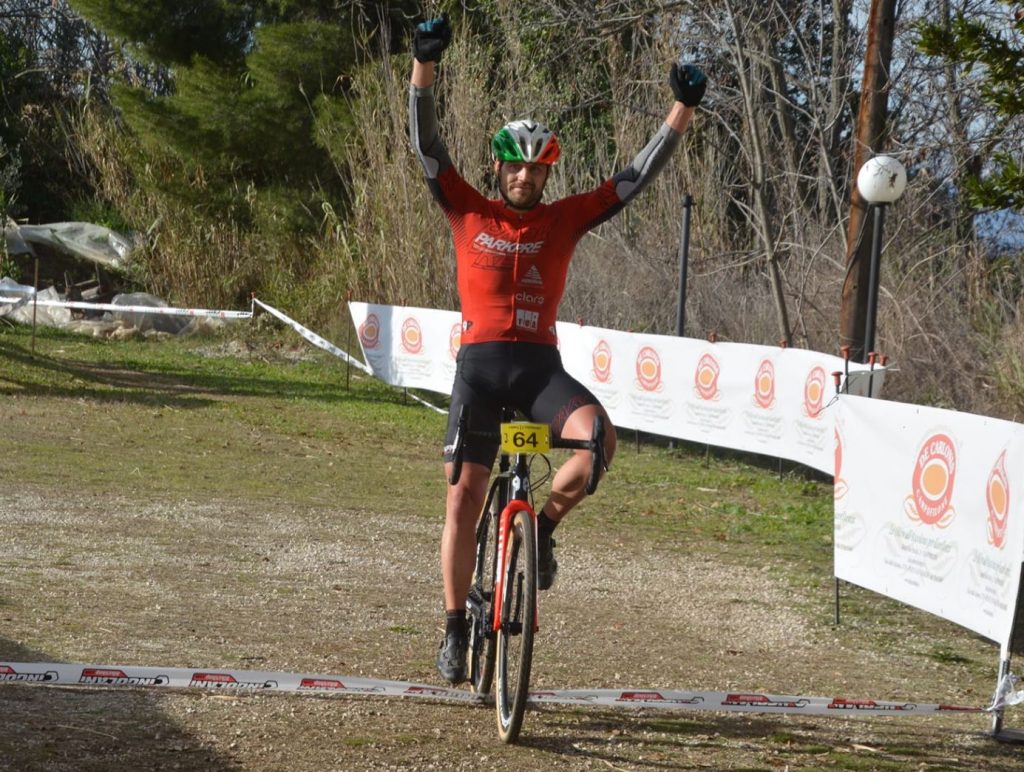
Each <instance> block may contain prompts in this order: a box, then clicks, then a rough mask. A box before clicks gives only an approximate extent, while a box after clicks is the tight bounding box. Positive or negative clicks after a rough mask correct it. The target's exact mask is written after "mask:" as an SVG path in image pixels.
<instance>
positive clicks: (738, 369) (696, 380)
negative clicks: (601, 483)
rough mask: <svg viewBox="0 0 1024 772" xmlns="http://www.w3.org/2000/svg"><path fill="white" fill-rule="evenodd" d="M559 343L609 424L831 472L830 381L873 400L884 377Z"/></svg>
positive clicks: (627, 345) (787, 351)
mask: <svg viewBox="0 0 1024 772" xmlns="http://www.w3.org/2000/svg"><path fill="white" fill-rule="evenodd" d="M558 338H559V348H560V349H561V352H562V361H563V362H564V363H565V367H566V369H567V370H568V371H569V372H570V373H572V374H573V376H575V377H576V378H578V379H579V380H580V381H581V382H582V383H583V384H584V385H585V386H587V387H588V388H589V389H590V390H591V391H593V392H594V395H595V396H597V398H598V399H600V400H601V402H602V404H604V406H605V408H606V409H607V410H608V413H609V415H610V416H611V418H612V421H613V422H614V423H615V424H616V425H617V426H623V427H628V428H631V429H640V430H642V431H649V432H654V433H656V434H662V435H665V436H668V437H676V438H679V439H684V440H694V441H698V442H707V443H709V444H712V445H720V446H722V447H727V448H734V449H736V450H747V451H753V452H756V453H764V454H766V455H772V456H780V457H782V458H787V459H791V460H793V461H799V462H800V463H803V464H806V465H808V466H811V467H814V468H815V469H819V470H821V471H823V472H828V473H830V474H831V472H832V440H831V437H832V434H833V432H832V416H831V412H830V408H829V403H830V402H831V400H832V398H833V397H834V395H835V391H836V387H835V382H834V380H833V373H835V372H839V373H842V376H841V378H842V379H843V381H844V382H845V381H847V380H848V383H849V388H850V390H851V391H853V392H858V393H863V394H867V389H868V386H869V382H870V385H871V388H872V390H873V391H874V393H875V394H877V393H878V392H879V390H880V388H881V385H882V378H883V376H884V371H883V370H882V369H880V368H876V369H875V370H874V371H873V372H871V371H870V369H869V368H868V366H867V365H860V364H854V363H846V362H844V360H843V359H841V358H839V357H836V356H830V355H828V354H821V353H818V352H814V351H806V350H803V349H791V348H780V347H776V346H755V345H750V344H743V343H711V342H709V341H703V340H697V339H694V338H677V337H673V336H667V335H641V334H635V333H625V332H617V331H614V330H604V329H601V328H597V327H582V326H579V325H572V324H564V323H559V326H558ZM847 368H848V370H849V378H848V379H847V378H846V375H847ZM843 388H845V386H843Z"/></svg>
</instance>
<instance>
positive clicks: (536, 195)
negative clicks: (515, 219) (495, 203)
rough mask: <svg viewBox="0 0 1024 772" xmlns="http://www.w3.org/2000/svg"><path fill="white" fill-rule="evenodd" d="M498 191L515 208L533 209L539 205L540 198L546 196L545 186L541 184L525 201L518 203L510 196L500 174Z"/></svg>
mask: <svg viewBox="0 0 1024 772" xmlns="http://www.w3.org/2000/svg"><path fill="white" fill-rule="evenodd" d="M545 182H546V180H545ZM498 192H499V193H500V194H501V197H502V198H503V199H504V200H505V203H506V204H508V205H509V206H511V207H513V208H515V209H533V207H535V206H537V204H539V203H540V200H541V199H542V198H543V197H544V186H543V185H541V186H540V187H539V188H538V189H537V190H535V191H534V192H533V195H532V196H531V197H530V198H529V199H528V200H527V201H526V202H525V203H522V204H517V203H516V202H515V201H513V200H512V199H511V198H509V195H508V191H507V190H506V189H505V186H504V185H503V184H502V183H501V177H500V175H499V177H498Z"/></svg>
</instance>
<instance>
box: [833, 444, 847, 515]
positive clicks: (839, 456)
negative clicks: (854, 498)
mask: <svg viewBox="0 0 1024 772" xmlns="http://www.w3.org/2000/svg"><path fill="white" fill-rule="evenodd" d="M834 433H835V436H836V471H835V485H834V489H833V496H834V497H835V498H837V499H841V498H843V496H845V495H846V493H847V491H849V486H848V485H847V484H846V480H844V479H843V478H842V476H841V475H842V471H843V438H842V436H841V435H840V434H839V429H835V430H834Z"/></svg>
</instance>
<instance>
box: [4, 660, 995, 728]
mask: <svg viewBox="0 0 1024 772" xmlns="http://www.w3.org/2000/svg"><path fill="white" fill-rule="evenodd" d="M4 682H20V683H30V684H46V685H51V686H52V685H65V686H109V687H125V686H135V687H157V688H174V689H203V690H205V691H211V692H234V691H241V692H246V693H252V692H264V691H266V692H289V693H302V694H356V695H362V696H370V697H428V698H430V699H434V700H445V701H450V702H462V703H484V702H485V701H486V698H484V697H482V696H480V695H478V694H474V693H473V692H470V691H466V690H463V689H449V688H445V687H439V686H430V685H427V684H414V683H407V682H405V681H384V680H378V679H374V678H359V677H355V676H336V675H301V674H298V673H275V672H270V671H262V670H190V669H186V668H159V667H133V666H127V665H74V664H57V663H53V662H0V683H4ZM527 701H528V702H529V703H531V704H533V705H579V706H593V707H598V706H600V707H613V708H654V709H658V710H712V711H726V712H733V713H798V714H801V715H805V716H806V715H815V716H862V715H870V714H874V715H879V714H881V715H889V716H929V715H936V714H950V713H986V712H989V711H991V710H993V709H996V708H998V707H1002V706H994V707H993V708H978V707H967V706H962V705H944V704H928V703H918V702H887V701H881V700H864V699H848V698H845V697H831V698H829V697H797V696H784V695H775V694H763V693H760V692H683V691H676V690H672V689H657V690H653V689H566V690H558V691H536V692H530V695H529V698H528V700H527Z"/></svg>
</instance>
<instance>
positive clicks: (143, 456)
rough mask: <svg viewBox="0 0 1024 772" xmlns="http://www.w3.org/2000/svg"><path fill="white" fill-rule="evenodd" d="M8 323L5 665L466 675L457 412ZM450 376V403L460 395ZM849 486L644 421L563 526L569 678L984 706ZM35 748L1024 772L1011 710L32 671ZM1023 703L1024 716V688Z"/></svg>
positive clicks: (17, 693)
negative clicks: (563, 703) (837, 528)
mask: <svg viewBox="0 0 1024 772" xmlns="http://www.w3.org/2000/svg"><path fill="white" fill-rule="evenodd" d="M31 348H32V344H31V338H30V335H29V333H28V331H26V330H24V329H21V328H8V327H0V661H68V662H89V663H106V664H115V663H120V664H134V665H163V666H167V667H175V666H181V667H232V668H247V669H266V670H281V671H301V672H313V673H338V674H349V675H363V676H372V677H379V678H389V679H391V678H393V679H403V680H414V681H425V682H436V675H435V674H434V673H433V668H432V659H433V655H434V651H435V647H436V642H437V638H438V631H439V627H440V613H439V612H440V606H441V599H440V576H439V570H438V568H437V565H436V563H437V557H436V556H437V540H438V538H439V534H440V527H441V522H442V517H443V506H442V502H443V497H444V483H443V479H442V476H441V473H440V444H441V442H440V440H441V435H442V433H443V421H444V419H443V417H442V416H441V415H439V414H437V413H434V412H432V411H430V410H427V409H425V408H424V407H422V406H420V405H417V404H415V403H414V402H413V401H411V400H409V399H408V398H407V397H406V396H405V395H404V394H403V393H402V392H401V391H399V390H394V389H391V388H389V387H386V386H383V385H381V384H379V383H377V382H375V381H373V380H372V379H370V378H367V377H366V376H363V375H361V374H359V373H357V372H352V373H347V372H346V370H345V367H344V365H343V364H342V363H340V362H338V361H337V360H335V359H333V358H329V357H326V356H324V355H321V354H319V353H317V352H313V351H311V350H310V349H308V348H307V347H306V344H305V343H303V342H301V341H298V340H297V339H296V340H292V339H291V338H290V337H288V335H287V334H286V333H283V332H279V333H273V332H270V333H268V332H260V333H257V332H254V331H252V330H251V329H250V328H248V327H237V328H234V329H233V330H232V332H231V333H225V334H223V335H221V336H217V337H207V338H191V339H185V340H163V341H146V340H128V341H119V342H112V341H108V340H98V339H93V338H88V337H82V336H70V335H66V334H60V333H57V332H53V331H41V332H40V333H39V335H38V337H37V339H36V341H35V352H34V353H33V351H32V350H31ZM429 398H430V399H435V400H437V401H438V402H440V401H441V400H440V398H438V397H436V395H435V396H430V397H429ZM831 531H832V491H831V484H830V481H828V480H825V479H822V478H821V477H820V476H818V475H815V474H811V473H808V472H806V471H805V470H802V469H800V468H795V467H794V466H793V465H792V464H789V463H788V462H787V463H784V464H782V465H781V467H780V465H779V464H778V462H777V461H776V460H774V459H760V458H752V457H748V456H742V455H739V454H735V453H729V452H726V451H722V450H720V449H708V448H705V447H704V446H692V445H688V444H685V443H684V444H679V443H677V445H676V447H674V448H669V447H668V445H667V441H664V440H659V439H657V438H651V437H646V436H645V437H639V438H637V437H636V436H635V435H634V434H633V433H632V432H629V431H622V432H620V450H619V454H618V455H617V457H616V464H615V467H614V469H613V471H612V473H611V474H610V475H609V477H608V479H607V480H606V482H605V483H604V484H602V488H601V490H600V491H599V492H598V495H597V496H595V497H594V499H592V500H590V501H588V502H586V503H585V504H584V505H583V506H582V507H581V508H580V510H579V512H577V513H575V514H574V515H573V517H572V519H571V521H569V522H567V524H566V525H565V526H564V527H563V531H562V533H563V536H562V538H561V539H560V540H559V549H560V558H559V559H560V562H561V563H562V567H563V573H562V576H561V577H560V579H559V585H558V586H556V588H555V590H554V591H552V592H551V593H549V594H547V595H545V596H543V597H542V603H541V607H542V614H543V619H544V623H543V624H542V630H541V635H540V637H539V639H538V643H537V646H538V653H537V661H536V666H535V682H536V684H537V687H538V688H586V687H620V686H621V687H624V688H625V687H637V688H645V687H648V688H659V687H660V688H678V689H719V690H720V689H739V690H744V691H754V690H765V691H772V692H776V693H791V694H813V695H831V694H833V693H834V694H844V695H846V696H850V697H871V698H875V699H906V700H911V701H919V702H948V703H956V704H969V705H982V704H987V702H988V701H989V699H990V696H991V691H992V688H993V687H994V685H995V675H996V674H995V666H996V662H997V651H996V649H995V647H994V646H993V645H991V644H990V643H987V642H985V641H981V640H979V639H977V638H976V637H974V636H973V635H971V634H970V633H968V632H966V631H964V630H963V629H960V628H957V627H955V626H953V625H951V624H948V623H946V622H944V621H942V620H939V619H936V618H933V617H929V616H928V615H925V614H923V613H920V612H917V611H915V610H913V609H910V608H907V607H904V606H901V605H900V604H897V603H895V602H892V601H889V600H887V599H885V598H882V597H879V596H877V595H874V594H872V593H869V592H866V591H863V590H860V589H858V588H856V587H852V586H846V585H844V587H843V590H842V612H843V616H842V623H841V624H840V625H838V626H836V625H835V624H834V619H833V615H834V606H833V579H832V548H831ZM0 712H2V714H3V715H4V716H5V722H4V723H5V727H4V728H3V729H2V730H0V767H2V766H4V765H7V766H8V767H9V768H12V769H25V768H30V769H85V768H88V769H111V768H168V769H169V768H186V769H210V768H214V769H221V768H223V769H239V768H245V769H267V768H273V769H331V768H337V769H351V768H387V767H409V768H426V767H430V766H433V767H435V768H466V769H474V768H494V767H513V768H533V769H541V768H548V767H551V766H552V765H559V766H568V767H571V768H598V769H607V768H614V769H620V768H622V769H633V768H637V769H639V768H710V769H715V768H752V769H762V768H763V769H768V768H782V767H791V768H845V769H877V768H891V769H903V768H908V767H913V768H929V769H931V768H934V769H939V768H955V769H978V768H991V769H1014V768H1019V764H1020V760H1021V756H1020V755H1019V754H1020V750H1019V749H1017V748H1014V747H1012V746H1006V745H1001V744H999V743H996V742H994V741H992V740H991V739H990V738H988V737H987V735H986V734H985V733H986V731H987V729H988V724H989V721H988V719H987V718H985V717H983V716H951V717H942V718H938V719H885V718H860V719H849V720H837V719H820V720H819V719H812V718H803V717H800V718H792V717H785V716H754V717H750V716H747V717H742V716H735V715H719V714H711V713H691V714H685V715H680V714H671V713H668V714H665V713H654V712H645V711H611V710H580V709H558V708H555V707H544V708H543V709H538V710H535V711H532V712H531V713H530V714H528V716H527V720H526V724H525V726H524V739H523V743H522V744H521V745H520V746H519V747H516V748H506V747H503V746H500V745H499V744H498V743H497V741H496V737H495V735H496V733H495V732H494V730H493V726H492V723H493V719H492V717H491V713H490V711H488V710H485V709H483V708H480V707H476V708H474V707H465V706H457V705H441V704H431V703H412V702H403V701H399V700H387V701H374V700H369V699H367V700H360V699H328V698H323V697H319V698H311V697H291V696H284V695H280V696H266V695H262V696H256V695H252V696H246V695H233V696H230V697H227V696H222V695H208V694H194V693H189V692H161V693H155V692H152V691H145V690H123V691H110V690H108V691H102V690H90V689H84V688H55V687H30V686H24V685H17V684H7V685H2V686H0ZM1014 718H1015V716H1014V713H1013V712H1012V711H1011V713H1010V714H1009V717H1008V719H1009V723H1010V724H1011V725H1013V724H1014V723H1017V724H1019V723H1021V722H1020V717H1019V715H1018V716H1016V718H1017V720H1016V722H1015V721H1014Z"/></svg>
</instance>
